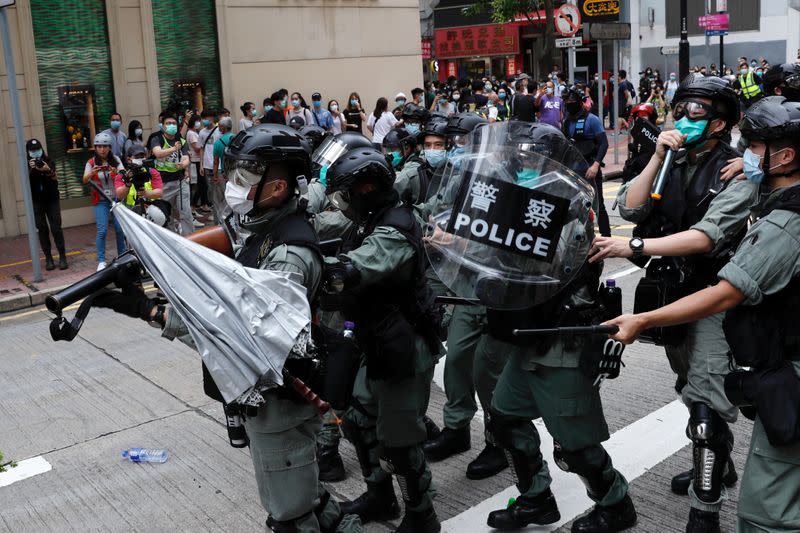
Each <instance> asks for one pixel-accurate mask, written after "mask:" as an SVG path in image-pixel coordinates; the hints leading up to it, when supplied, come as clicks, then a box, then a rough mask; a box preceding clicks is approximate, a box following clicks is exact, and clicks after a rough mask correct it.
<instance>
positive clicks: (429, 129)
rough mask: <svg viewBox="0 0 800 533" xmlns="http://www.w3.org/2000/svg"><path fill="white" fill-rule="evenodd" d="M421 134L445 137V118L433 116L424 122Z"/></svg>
mask: <svg viewBox="0 0 800 533" xmlns="http://www.w3.org/2000/svg"><path fill="white" fill-rule="evenodd" d="M422 135H423V136H425V135H436V136H439V137H447V119H446V118H443V117H440V116H433V117H431V118H430V120H428V122H427V123H426V124H425V129H423V130H422Z"/></svg>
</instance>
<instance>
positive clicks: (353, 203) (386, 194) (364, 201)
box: [344, 189, 399, 222]
mask: <svg viewBox="0 0 800 533" xmlns="http://www.w3.org/2000/svg"><path fill="white" fill-rule="evenodd" d="M398 198H399V197H398V195H397V192H396V191H395V190H394V189H390V190H388V191H376V192H371V193H368V194H351V195H350V205H349V207H348V209H347V210H346V211H345V212H344V214H345V216H347V217H348V218H350V219H352V220H356V221H358V222H364V221H366V220H367V218H369V215H370V213H376V212H378V211H380V210H381V209H384V208H386V207H392V206H394V205H395V204H397V202H398Z"/></svg>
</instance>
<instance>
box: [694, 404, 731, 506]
mask: <svg viewBox="0 0 800 533" xmlns="http://www.w3.org/2000/svg"><path fill="white" fill-rule="evenodd" d="M686 435H687V436H688V437H689V438H690V439H691V440H692V444H693V447H692V462H693V467H694V472H693V475H694V477H693V478H692V489H693V490H694V493H695V495H696V496H697V497H698V498H699V499H700V500H701V501H703V502H707V503H713V502H716V501H718V500H719V499H720V496H721V494H722V475H723V474H724V472H725V466H726V465H727V463H728V458H729V457H730V452H731V449H732V448H733V434H732V433H731V431H730V429H729V428H728V424H727V423H726V422H725V421H724V420H723V419H722V417H720V416H719V414H718V413H717V412H716V411H714V410H713V409H711V407H709V406H708V405H706V404H704V403H701V402H695V403H693V404H692V405H691V406H690V408H689V424H688V426H687V427H686Z"/></svg>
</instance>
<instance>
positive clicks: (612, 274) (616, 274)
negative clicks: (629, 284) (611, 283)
mask: <svg viewBox="0 0 800 533" xmlns="http://www.w3.org/2000/svg"><path fill="white" fill-rule="evenodd" d="M640 270H641V268H640V267H637V266H632V267H630V268H627V269H625V270H622V271H620V272H609V273H608V274H606V273H603V276H604V277H605V278H606V279H614V280H617V279H619V278H624V277H625V276H629V275H631V274H634V273H636V272H639V271H640Z"/></svg>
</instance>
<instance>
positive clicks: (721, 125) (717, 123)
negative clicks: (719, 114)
mask: <svg viewBox="0 0 800 533" xmlns="http://www.w3.org/2000/svg"><path fill="white" fill-rule="evenodd" d="M726 126H727V123H726V122H725V119H723V118H715V119H713V120H712V121H711V123H710V124H709V125H708V135H712V134H714V133H722V131H724V130H725V127H726Z"/></svg>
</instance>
